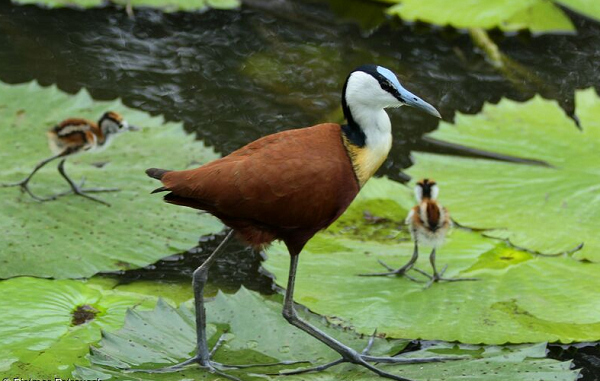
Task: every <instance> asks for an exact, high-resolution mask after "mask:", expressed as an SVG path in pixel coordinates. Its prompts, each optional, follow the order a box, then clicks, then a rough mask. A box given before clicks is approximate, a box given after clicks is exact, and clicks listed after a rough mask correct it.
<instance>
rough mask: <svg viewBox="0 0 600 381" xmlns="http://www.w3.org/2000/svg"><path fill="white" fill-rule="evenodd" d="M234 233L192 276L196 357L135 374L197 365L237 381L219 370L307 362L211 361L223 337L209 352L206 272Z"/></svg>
mask: <svg viewBox="0 0 600 381" xmlns="http://www.w3.org/2000/svg"><path fill="white" fill-rule="evenodd" d="M233 235H234V231H233V230H229V232H228V233H227V235H226V236H225V238H224V239H223V241H221V243H220V244H219V246H217V248H216V249H215V250H214V251H213V252H212V253H211V254H210V255H209V256H208V258H207V259H206V260H205V261H204V262H203V263H202V265H200V267H198V268H197V269H196V270H195V271H194V274H193V276H192V288H193V290H194V306H195V308H196V356H194V357H192V358H191V359H188V360H186V361H184V362H182V363H179V364H176V365H171V366H168V367H165V368H160V369H148V370H146V369H135V370H133V371H135V372H145V373H168V372H175V371H178V370H180V369H181V368H183V367H185V366H187V365H190V364H198V365H200V366H201V367H203V368H206V369H208V370H209V371H211V372H213V373H216V374H219V375H221V376H224V377H226V378H229V379H232V380H238V379H237V378H236V377H233V376H231V375H227V374H225V373H223V372H222V371H221V369H244V368H257V367H270V366H278V365H294V364H301V363H306V362H307V361H282V362H277V363H268V364H245V365H223V364H220V363H217V362H215V361H212V360H211V358H212V356H213V355H214V354H215V352H216V351H217V350H218V349H219V347H220V346H221V344H222V342H223V336H221V337H219V339H218V340H217V343H216V344H215V346H214V347H213V349H212V350H211V351H210V352H209V350H208V340H207V337H206V309H205V307H204V287H205V286H206V283H207V282H208V271H209V269H210V267H211V266H212V264H213V263H214V262H215V260H216V259H217V257H218V256H219V255H220V254H221V253H222V251H223V249H224V248H225V246H226V245H227V243H229V241H230V240H231V238H233Z"/></svg>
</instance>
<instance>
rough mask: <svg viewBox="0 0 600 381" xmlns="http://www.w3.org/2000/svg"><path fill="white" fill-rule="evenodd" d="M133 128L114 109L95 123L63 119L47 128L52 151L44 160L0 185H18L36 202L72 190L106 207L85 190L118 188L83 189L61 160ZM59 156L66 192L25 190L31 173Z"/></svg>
mask: <svg viewBox="0 0 600 381" xmlns="http://www.w3.org/2000/svg"><path fill="white" fill-rule="evenodd" d="M134 130H137V128H136V127H134V126H131V125H129V124H128V123H127V122H126V121H125V120H124V119H123V117H122V116H121V115H119V114H117V113H116V112H112V111H109V112H106V113H104V114H103V115H102V117H101V118H100V120H99V121H98V123H95V122H93V121H91V120H87V119H81V118H71V119H66V120H64V121H62V122H60V123H59V124H57V125H56V126H54V127H53V128H52V129H51V130H50V131H48V134H47V135H48V143H49V145H50V149H51V150H52V152H53V153H54V155H53V156H50V157H49V158H47V159H44V160H42V161H40V162H39V163H38V164H37V165H36V166H35V168H34V169H33V171H32V172H31V173H30V174H29V176H27V177H26V178H24V179H23V180H21V181H18V182H16V183H11V184H0V187H16V186H19V187H21V190H23V191H24V192H27V194H29V195H30V196H31V197H32V198H34V199H35V200H37V201H50V200H56V199H57V198H58V197H60V196H64V195H67V194H70V193H75V194H76V195H78V196H82V197H85V198H88V199H90V200H93V201H96V202H99V203H101V204H104V205H107V206H110V204H109V203H107V202H106V201H102V200H100V199H98V198H96V197H93V196H90V195H89V194H88V193H95V192H116V191H118V190H119V189H116V188H86V189H83V188H82V186H83V182H82V183H81V185H76V184H75V183H74V182H73V180H71V178H69V176H67V173H66V172H65V168H64V165H65V160H66V158H67V157H68V156H73V155H75V154H78V153H81V152H86V151H99V150H101V149H104V148H106V147H107V146H108V145H109V144H110V141H111V139H112V138H113V137H114V136H116V135H117V134H119V133H121V132H124V131H134ZM59 158H60V159H62V160H61V161H60V162H59V164H58V172H59V173H60V175H61V176H62V177H63V178H64V179H65V180H66V181H67V182H68V183H69V186H70V187H71V190H70V191H67V192H63V193H59V194H55V195H52V196H49V197H46V198H42V197H39V196H36V195H35V194H33V192H31V189H29V185H28V184H29V181H30V180H31V178H32V177H33V175H34V174H35V173H36V172H37V171H38V170H40V169H41V168H42V167H43V166H45V165H46V164H48V163H49V162H51V161H53V160H55V159H59Z"/></svg>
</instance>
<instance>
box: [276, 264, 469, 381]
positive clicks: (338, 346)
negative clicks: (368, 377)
mask: <svg viewBox="0 0 600 381" xmlns="http://www.w3.org/2000/svg"><path fill="white" fill-rule="evenodd" d="M297 268H298V255H291V256H290V270H289V277H288V285H287V290H286V292H285V300H284V304H283V317H284V318H285V319H286V320H287V321H288V322H289V323H290V324H292V325H293V326H295V327H297V328H300V329H301V330H303V331H304V332H306V333H308V334H309V335H311V336H313V337H314V338H316V339H317V340H319V341H321V342H322V343H324V344H325V345H327V346H328V347H330V348H331V349H333V350H335V351H336V352H338V353H339V354H340V355H341V356H342V358H341V359H339V360H336V361H333V362H330V363H328V364H325V365H322V366H318V367H314V368H309V369H308V371H313V372H316V371H322V370H325V369H327V368H329V367H332V366H334V365H338V364H342V363H345V362H350V363H354V364H358V365H361V366H363V367H365V368H367V369H369V370H370V371H372V372H373V373H375V374H377V375H379V376H380V377H385V378H389V379H392V380H399V381H410V380H409V379H407V378H404V377H400V376H396V375H394V374H391V373H387V372H384V371H382V370H380V369H378V368H376V367H374V366H373V365H371V364H369V362H377V363H379V362H381V363H394V364H415V363H427V362H440V361H448V360H462V359H464V357H431V358H400V357H390V356H370V355H368V354H367V353H359V352H357V351H356V350H354V349H352V348H350V347H348V346H346V345H344V344H342V343H341V342H340V341H338V340H337V339H335V338H333V337H331V336H329V335H327V334H326V333H325V332H323V331H321V330H319V329H318V328H316V327H314V326H313V325H311V324H309V323H307V322H305V321H304V320H302V319H300V318H299V317H298V315H297V313H296V310H295V308H294V285H295V282H296V270H297ZM368 347H370V345H369V346H368ZM300 372H301V371H300ZM281 374H282V375H285V374H286V373H281ZM292 374H298V371H296V372H294V373H292Z"/></svg>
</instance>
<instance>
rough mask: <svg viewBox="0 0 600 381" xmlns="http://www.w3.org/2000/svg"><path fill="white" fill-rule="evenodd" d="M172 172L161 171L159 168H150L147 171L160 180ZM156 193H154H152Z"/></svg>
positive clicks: (149, 174)
mask: <svg viewBox="0 0 600 381" xmlns="http://www.w3.org/2000/svg"><path fill="white" fill-rule="evenodd" d="M168 172H171V170H169V169H159V168H148V169H146V174H147V175H148V176H150V177H152V178H154V179H157V180H160V179H162V177H163V176H164V175H165V173H168ZM152 193H154V192H152Z"/></svg>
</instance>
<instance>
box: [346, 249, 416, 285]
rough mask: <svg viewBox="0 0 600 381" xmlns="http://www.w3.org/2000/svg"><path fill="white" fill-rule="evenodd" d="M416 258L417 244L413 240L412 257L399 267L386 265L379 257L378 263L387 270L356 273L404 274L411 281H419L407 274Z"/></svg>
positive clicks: (376, 274)
mask: <svg viewBox="0 0 600 381" xmlns="http://www.w3.org/2000/svg"><path fill="white" fill-rule="evenodd" d="M418 258H419V246H418V245H417V243H416V242H415V248H414V250H413V255H412V257H411V258H410V260H409V261H408V262H407V263H406V264H405V265H404V266H402V267H400V268H399V269H394V268H392V267H390V266H388V265H387V264H386V263H385V262H384V261H382V260H380V259H379V260H378V262H379V264H380V265H382V266H383V267H385V268H386V269H388V270H389V271H387V272H382V273H366V274H358V275H359V276H388V275H396V276H405V277H407V278H408V279H410V280H412V281H413V282H419V281H418V280H416V279H415V278H413V277H411V276H409V275H408V274H407V272H408V271H409V270H410V269H412V268H413V267H414V265H415V262H417V259H418Z"/></svg>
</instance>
